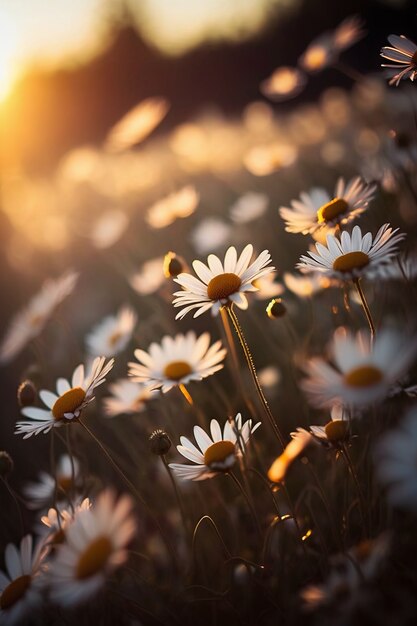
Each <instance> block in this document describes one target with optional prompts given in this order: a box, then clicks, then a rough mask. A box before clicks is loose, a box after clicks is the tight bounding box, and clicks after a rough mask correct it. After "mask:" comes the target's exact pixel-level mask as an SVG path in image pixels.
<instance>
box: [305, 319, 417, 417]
mask: <svg viewBox="0 0 417 626" xmlns="http://www.w3.org/2000/svg"><path fill="white" fill-rule="evenodd" d="M329 352H330V356H331V358H332V361H333V363H334V364H333V363H328V362H327V361H325V360H323V359H322V358H313V359H311V360H310V362H309V363H308V364H307V366H306V372H307V376H308V378H306V379H305V380H304V381H303V382H302V383H301V386H302V388H303V390H304V391H305V392H306V394H307V395H308V397H309V399H310V400H311V402H312V404H314V405H315V406H318V407H332V406H333V405H334V404H342V405H345V406H347V407H349V406H351V407H363V406H369V405H370V404H373V403H374V402H378V401H380V400H382V399H383V398H384V397H386V396H387V395H388V393H389V391H390V389H391V388H392V387H393V386H394V385H395V383H396V382H397V380H398V379H399V378H401V377H402V376H403V375H404V373H405V372H406V371H407V369H408V367H409V366H410V364H411V362H412V360H413V358H414V354H415V352H416V345H415V341H413V342H410V340H409V338H408V337H404V336H402V335H400V334H398V333H396V332H395V331H393V330H389V329H382V330H380V331H379V332H378V335H377V336H376V337H375V339H374V342H373V343H372V342H371V341H370V336H369V334H368V333H367V332H365V331H359V332H358V333H356V335H354V334H353V333H351V332H350V331H349V330H347V329H346V328H343V327H341V328H338V329H337V330H336V331H335V333H334V335H333V340H332V343H331V345H330V351H329Z"/></svg>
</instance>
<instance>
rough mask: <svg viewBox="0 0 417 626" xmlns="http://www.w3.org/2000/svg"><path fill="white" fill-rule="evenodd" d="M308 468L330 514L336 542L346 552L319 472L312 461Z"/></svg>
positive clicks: (328, 514)
mask: <svg viewBox="0 0 417 626" xmlns="http://www.w3.org/2000/svg"><path fill="white" fill-rule="evenodd" d="M308 468H309V470H310V473H311V475H312V476H313V479H314V482H315V483H316V487H317V489H318V491H319V494H320V497H321V500H322V502H323V504H324V508H325V509H326V512H327V516H328V518H329V521H330V525H331V528H332V532H333V535H334V538H335V539H336V542H337V543H338V544H339V548H340V550H341V552H344V551H345V547H344V545H343V541H342V537H341V536H340V534H339V531H338V526H337V523H336V520H335V518H334V515H333V512H332V509H331V506H330V503H329V501H328V499H327V496H326V493H325V491H324V489H323V487H322V484H321V481H320V479H319V477H318V476H317V472H316V471H315V469H314V467H313V465H312V464H311V463H310V462H309V463H308Z"/></svg>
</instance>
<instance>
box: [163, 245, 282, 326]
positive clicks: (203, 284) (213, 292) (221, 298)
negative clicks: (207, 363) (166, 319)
mask: <svg viewBox="0 0 417 626" xmlns="http://www.w3.org/2000/svg"><path fill="white" fill-rule="evenodd" d="M252 254H253V246H252V245H251V244H248V245H247V246H246V247H245V248H244V250H243V252H242V254H241V255H240V257H239V258H238V257H237V253H236V248H234V247H233V246H231V247H230V248H229V249H228V250H227V252H226V255H225V257H224V264H222V262H221V261H220V259H219V258H218V257H217V256H215V255H214V254H210V255H209V257H208V259H207V263H208V266H207V265H204V263H202V262H201V261H193V268H194V271H195V273H196V274H197V276H198V278H195V277H194V276H192V275H191V274H185V273H184V274H179V275H178V276H177V278H175V279H174V280H175V282H176V283H178V284H179V285H181V287H182V291H177V292H175V293H174V296H176V298H175V299H174V301H173V305H174V307H179V306H181V307H184V308H183V309H182V310H181V311H180V312H179V313H178V314H177V316H176V318H175V319H182V318H183V317H184V315H186V314H187V313H189V312H190V311H192V310H193V309H197V311H196V312H195V313H194V317H198V316H199V315H201V314H202V313H204V312H205V311H208V310H209V309H211V312H212V314H213V315H217V314H218V312H219V310H220V308H221V307H222V306H224V305H225V304H229V303H233V304H236V306H238V307H239V308H240V309H247V308H248V301H247V299H246V296H245V292H248V291H257V288H256V287H254V286H253V282H254V281H255V280H257V279H259V278H261V277H263V276H265V275H266V274H269V273H270V272H273V271H274V269H275V268H274V267H271V266H268V264H269V262H270V260H271V255H270V254H269V252H268V250H264V251H263V252H261V254H260V255H259V256H258V258H257V259H256V260H255V261H254V262H253V263H250V260H251V257H252Z"/></svg>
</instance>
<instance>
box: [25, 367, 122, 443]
mask: <svg viewBox="0 0 417 626" xmlns="http://www.w3.org/2000/svg"><path fill="white" fill-rule="evenodd" d="M113 364H114V359H111V360H110V361H108V362H107V363H105V358H104V357H97V358H96V359H94V361H93V364H92V366H91V371H90V373H89V374H88V376H85V374H84V365H82V364H81V365H79V366H78V367H77V368H76V369H75V370H74V373H73V375H72V380H71V383H69V381H68V380H66V379H65V378H58V380H57V384H56V390H57V393H56V394H55V393H53V392H51V391H47V390H45V389H43V390H42V391H40V392H39V397H40V399H41V400H42V402H43V403H44V404H45V405H46V406H47V407H48V410H45V409H39V408H37V407H32V406H28V407H24V408H23V409H22V415H24V416H25V417H29V418H30V420H31V421H26V422H17V424H16V431H15V434H16V435H21V434H23V435H24V436H23V439H27V438H28V437H31V436H32V435H38V434H39V433H42V432H43V433H44V434H46V433H48V432H49V431H50V430H51V428H55V427H59V426H63V425H64V424H67V423H68V422H69V421H71V420H73V419H78V418H79V417H80V415H81V411H82V410H83V409H84V408H85V407H86V406H87V404H89V403H90V402H92V401H93V400H94V395H93V393H94V390H95V389H96V387H98V386H99V385H101V384H102V383H104V381H105V380H106V376H107V374H108V373H109V372H110V370H111V369H112V367H113Z"/></svg>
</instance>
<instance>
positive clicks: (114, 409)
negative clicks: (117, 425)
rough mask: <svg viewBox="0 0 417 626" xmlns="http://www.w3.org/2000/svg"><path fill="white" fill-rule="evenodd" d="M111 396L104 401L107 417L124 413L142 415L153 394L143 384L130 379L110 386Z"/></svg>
mask: <svg viewBox="0 0 417 626" xmlns="http://www.w3.org/2000/svg"><path fill="white" fill-rule="evenodd" d="M109 391H110V392H111V394H112V395H111V396H107V397H106V398H104V399H103V408H104V413H105V416H106V417H115V416H116V415H121V414H123V413H125V414H127V415H129V414H132V413H142V412H143V411H144V410H145V409H146V405H147V402H148V400H149V399H150V398H151V397H152V392H151V391H149V388H148V387H147V386H146V385H145V384H143V383H137V382H133V380H131V379H129V378H122V379H120V380H117V381H116V382H114V383H112V384H111V385H109Z"/></svg>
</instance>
